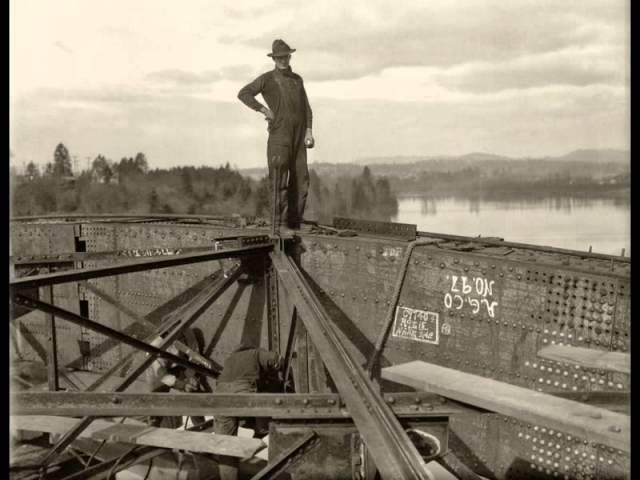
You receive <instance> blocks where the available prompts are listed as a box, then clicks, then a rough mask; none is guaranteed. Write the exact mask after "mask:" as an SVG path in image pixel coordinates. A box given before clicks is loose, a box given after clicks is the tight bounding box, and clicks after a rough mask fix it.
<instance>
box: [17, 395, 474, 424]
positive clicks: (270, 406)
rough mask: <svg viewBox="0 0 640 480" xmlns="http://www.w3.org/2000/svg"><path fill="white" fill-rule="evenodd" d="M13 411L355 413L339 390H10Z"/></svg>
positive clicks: (420, 409)
mask: <svg viewBox="0 0 640 480" xmlns="http://www.w3.org/2000/svg"><path fill="white" fill-rule="evenodd" d="M384 401H385V402H386V403H387V404H388V405H389V407H390V408H391V409H392V410H393V412H394V413H395V414H396V415H399V416H403V417H415V416H420V417H437V418H442V417H448V416H450V415H464V414H479V413H482V412H484V411H483V410H479V409H475V408H473V407H467V406H464V405H461V404H458V403H454V402H446V403H442V401H441V398H440V397H437V396H436V395H433V394H429V393H394V394H388V395H385V397H384ZM10 403H11V406H12V407H11V414H12V415H60V416H94V415H95V416H97V415H100V416H113V417H120V416H145V415H153V416H159V417H162V416H176V415H181V416H184V415H188V416H202V415H204V416H209V415H223V416H228V417H272V418H313V419H331V418H333V419H342V418H350V417H351V414H350V412H349V410H348V409H347V408H346V407H345V404H344V401H343V400H342V399H341V398H340V396H339V395H337V394H334V393H326V394H325V393H308V394H298V393H287V394H276V393H239V394H223V393H214V394H206V395H203V394H201V393H127V392H123V393H111V392H47V391H22V392H14V393H12V394H11V396H10Z"/></svg>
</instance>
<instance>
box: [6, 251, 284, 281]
mask: <svg viewBox="0 0 640 480" xmlns="http://www.w3.org/2000/svg"><path fill="white" fill-rule="evenodd" d="M272 249H273V245H271V244H262V245H251V246H245V247H239V248H230V249H227V250H219V251H215V250H213V251H209V252H197V253H189V254H184V255H172V256H168V257H159V258H152V259H145V260H135V261H129V262H123V263H121V264H117V265H108V266H104V267H95V268H85V269H82V270H71V271H64V272H56V273H50V274H46V275H34V276H30V277H21V278H17V279H14V280H11V281H10V282H9V286H10V288H11V289H12V290H14V291H15V290H18V289H23V288H33V287H41V286H44V285H57V284H59V283H68V282H78V281H82V280H89V279H92V278H101V277H109V276H112V275H120V274H124V273H134V272H144V271H147V270H155V269H158V268H167V267H175V266H178V265H189V264H193V263H201V262H209V261H211V260H220V259H223V258H231V257H246V256H250V255H259V254H261V253H268V252H269V251H271V250H272Z"/></svg>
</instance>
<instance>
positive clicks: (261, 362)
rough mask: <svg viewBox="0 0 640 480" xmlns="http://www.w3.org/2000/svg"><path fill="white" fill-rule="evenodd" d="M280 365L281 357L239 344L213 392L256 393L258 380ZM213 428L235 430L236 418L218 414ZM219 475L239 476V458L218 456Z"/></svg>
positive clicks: (225, 477)
mask: <svg viewBox="0 0 640 480" xmlns="http://www.w3.org/2000/svg"><path fill="white" fill-rule="evenodd" d="M279 368H280V356H279V355H278V354H277V353H275V352H270V351H268V350H263V349H261V348H254V347H250V346H240V347H239V348H238V349H236V351H235V352H233V353H232V354H231V355H230V356H229V358H228V359H227V361H226V362H225V364H224V369H223V370H222V373H221V374H220V376H219V377H218V381H217V384H216V393H255V392H256V391H257V389H258V388H257V384H258V380H259V379H260V378H262V377H263V376H264V375H265V374H266V373H268V372H269V371H277V370H278V369H279ZM213 431H214V432H215V433H220V434H223V435H236V434H237V433H238V418H236V417H225V416H221V415H217V416H216V417H215V418H214V427H213ZM219 468H220V478H221V479H222V480H235V479H236V478H237V476H238V459H237V458H235V457H227V456H223V455H219Z"/></svg>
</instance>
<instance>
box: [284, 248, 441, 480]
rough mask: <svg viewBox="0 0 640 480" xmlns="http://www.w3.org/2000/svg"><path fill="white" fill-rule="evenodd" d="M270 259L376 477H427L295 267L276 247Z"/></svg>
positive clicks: (417, 455) (412, 448)
mask: <svg viewBox="0 0 640 480" xmlns="http://www.w3.org/2000/svg"><path fill="white" fill-rule="evenodd" d="M272 261H273V263H274V265H275V267H276V270H277V272H278V277H279V279H280V284H281V285H282V286H283V289H284V290H285V291H286V292H287V294H288V295H289V298H290V301H291V302H292V304H293V305H295V307H296V309H297V311H298V313H299V315H300V319H301V320H302V321H303V323H304V324H305V326H306V328H307V331H308V332H309V336H310V337H311V339H312V341H313V343H314V345H315V347H316V348H317V349H318V351H319V352H320V355H321V356H322V360H323V361H324V363H325V365H326V367H327V369H328V370H329V373H330V374H331V377H332V379H333V381H334V383H335V385H336V387H337V388H338V391H339V392H340V393H341V395H342V396H343V398H344V401H345V403H346V405H347V408H348V410H349V412H350V413H351V416H352V418H353V420H354V422H355V424H356V427H357V428H358V430H359V432H360V434H361V435H362V437H363V439H364V441H365V443H366V445H367V448H368V449H369V450H370V451H371V453H372V455H373V457H374V458H375V459H376V466H377V467H378V470H379V471H380V472H381V474H382V477H383V478H385V479H389V480H391V479H396V478H405V479H429V480H431V479H432V476H431V474H430V473H429V471H428V470H427V469H426V465H425V462H424V460H423V459H422V457H421V455H420V453H419V452H418V450H417V449H416V447H415V446H414V445H413V443H412V442H411V440H410V439H409V437H408V436H407V434H406V432H405V431H404V429H403V428H402V426H401V425H400V422H399V421H398V419H397V418H396V417H395V415H394V413H393V411H392V410H391V408H389V406H388V405H387V404H386V403H385V402H384V399H383V398H382V396H381V395H380V393H379V392H378V391H377V388H376V386H375V385H374V384H373V383H372V382H371V380H370V379H369V378H368V376H367V374H366V372H365V371H364V369H363V368H362V367H361V366H360V365H359V364H358V362H356V361H355V360H354V359H353V357H352V356H351V354H350V353H349V351H348V350H347V349H346V348H345V346H344V345H343V344H342V342H341V341H340V338H339V337H338V336H337V334H336V333H335V331H334V330H333V327H332V325H331V323H332V322H331V318H330V317H329V315H328V314H327V312H326V311H325V309H324V307H323V306H322V304H321V303H320V301H319V300H318V299H317V298H316V296H315V294H314V293H313V291H312V290H311V288H310V287H309V286H308V284H307V281H306V280H305V278H304V277H303V275H302V273H301V272H300V270H299V269H298V267H297V266H296V265H295V263H294V262H293V261H292V260H291V258H289V257H287V256H285V254H284V253H282V252H274V254H273V255H272Z"/></svg>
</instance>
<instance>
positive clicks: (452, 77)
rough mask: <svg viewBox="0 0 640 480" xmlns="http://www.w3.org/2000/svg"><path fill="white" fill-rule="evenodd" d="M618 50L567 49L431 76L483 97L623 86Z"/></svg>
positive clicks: (469, 65) (624, 76) (447, 70)
mask: <svg viewBox="0 0 640 480" xmlns="http://www.w3.org/2000/svg"><path fill="white" fill-rule="evenodd" d="M622 58H624V53H623V52H621V51H619V49H610V48H609V49H601V48H595V49H593V48H592V49H575V48H571V49H566V50H561V51H556V52H551V53H544V54H540V55H531V56H527V57H521V58H517V59H515V60H512V61H506V62H496V63H486V62H485V63H480V62H477V63H472V64H465V65H462V66H459V67H454V68H451V69H446V70H443V71H440V72H438V73H435V74H434V78H435V79H436V81H437V82H438V83H439V84H440V85H442V86H444V87H446V88H448V89H453V90H460V91H466V92H472V93H477V94H484V93H490V92H499V91H502V90H508V89H529V88H535V87H541V86H546V85H569V86H575V87H584V86H588V85H602V84H604V85H624V84H625V82H626V81H627V78H626V73H625V68H624V65H621V63H622V62H621V61H620V60H621V59H622Z"/></svg>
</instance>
